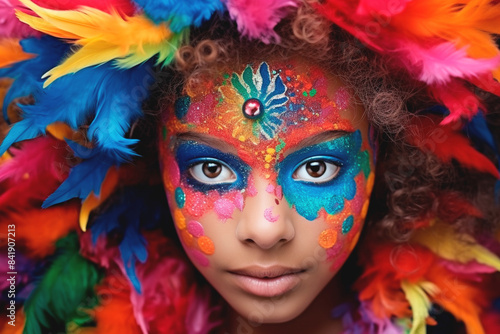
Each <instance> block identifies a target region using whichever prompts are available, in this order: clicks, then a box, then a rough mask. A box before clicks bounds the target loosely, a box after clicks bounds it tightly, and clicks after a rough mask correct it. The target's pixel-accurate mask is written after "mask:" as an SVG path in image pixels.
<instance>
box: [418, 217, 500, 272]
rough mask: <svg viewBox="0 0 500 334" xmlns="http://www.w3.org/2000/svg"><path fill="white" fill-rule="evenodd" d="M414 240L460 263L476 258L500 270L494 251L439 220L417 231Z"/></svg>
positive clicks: (443, 256) (447, 258) (499, 263)
mask: <svg viewBox="0 0 500 334" xmlns="http://www.w3.org/2000/svg"><path fill="white" fill-rule="evenodd" d="M412 240H414V241H416V242H418V243H419V244H421V245H423V246H425V247H427V248H429V249H430V250H431V251H433V252H434V253H436V254H437V255H439V256H440V257H442V258H444V259H446V260H451V261H457V262H460V263H468V262H470V261H472V260H476V261H477V262H479V263H481V264H485V265H487V266H490V267H492V268H495V269H496V270H498V271H500V259H499V258H498V257H497V256H496V255H495V254H494V253H492V252H490V251H489V250H488V249H486V248H484V247H483V246H481V245H479V244H478V243H477V242H476V241H475V240H474V238H472V237H471V236H469V235H464V234H458V233H456V232H455V231H454V230H453V228H452V227H451V226H449V225H447V224H445V223H442V222H441V223H439V222H438V223H436V224H434V225H433V226H432V227H429V228H425V229H421V230H418V231H416V232H415V234H414V236H413V237H412Z"/></svg>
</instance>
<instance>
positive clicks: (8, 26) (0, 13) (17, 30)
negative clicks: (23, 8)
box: [0, 0, 40, 38]
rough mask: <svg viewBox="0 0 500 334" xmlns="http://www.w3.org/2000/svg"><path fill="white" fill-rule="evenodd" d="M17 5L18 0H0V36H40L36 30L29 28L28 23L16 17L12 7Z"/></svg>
mask: <svg viewBox="0 0 500 334" xmlns="http://www.w3.org/2000/svg"><path fill="white" fill-rule="evenodd" d="M19 6H20V3H19V1H18V0H0V38H3V37H11V38H26V37H29V36H40V33H39V32H38V31H36V30H33V29H31V28H30V26H29V25H27V24H26V23H22V22H21V21H19V20H18V19H17V17H16V14H14V9H15V8H18V7H19Z"/></svg>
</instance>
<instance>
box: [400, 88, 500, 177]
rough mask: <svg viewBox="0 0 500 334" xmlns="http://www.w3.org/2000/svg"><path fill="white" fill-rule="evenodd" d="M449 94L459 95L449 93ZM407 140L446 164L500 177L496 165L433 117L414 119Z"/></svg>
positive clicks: (459, 134) (449, 127)
mask: <svg viewBox="0 0 500 334" xmlns="http://www.w3.org/2000/svg"><path fill="white" fill-rule="evenodd" d="M447 94H450V95H451V94H458V93H457V92H453V93H451V92H448V93H447ZM406 135H407V139H408V141H409V142H410V143H411V144H412V145H415V146H417V147H418V148H420V149H421V150H422V151H424V152H430V153H432V154H434V155H435V156H436V157H438V158H439V159H441V160H442V161H444V162H450V161H451V160H452V159H455V160H457V161H458V162H460V163H461V164H462V165H463V166H465V167H469V168H473V169H475V170H477V171H480V172H485V173H490V174H491V175H493V176H495V177H497V178H498V177H500V173H499V172H498V170H497V169H496V167H495V165H494V164H493V163H492V162H491V161H490V160H489V159H488V158H486V157H485V156H484V155H483V154H481V153H479V152H478V151H476V150H475V149H474V148H473V147H472V146H471V145H470V143H469V140H468V139H467V138H466V137H465V136H463V135H462V134H461V133H459V132H456V131H455V130H454V129H453V127H452V126H451V125H448V124H446V125H443V124H442V125H441V126H439V125H438V124H437V122H436V118H434V117H431V116H426V117H414V118H413V119H412V121H411V124H410V125H409V127H408V129H407V132H406Z"/></svg>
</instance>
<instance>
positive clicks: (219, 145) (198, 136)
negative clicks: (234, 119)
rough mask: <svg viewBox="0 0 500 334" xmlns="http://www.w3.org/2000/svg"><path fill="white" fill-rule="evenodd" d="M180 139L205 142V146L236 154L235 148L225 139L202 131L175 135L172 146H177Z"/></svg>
mask: <svg viewBox="0 0 500 334" xmlns="http://www.w3.org/2000/svg"><path fill="white" fill-rule="evenodd" d="M182 141H195V142H197V143H200V144H205V145H207V146H210V147H213V148H215V149H217V150H219V151H221V152H225V153H232V154H236V153H237V152H236V148H234V147H233V146H232V145H230V144H228V143H227V142H226V141H224V140H222V139H219V138H216V137H213V136H210V135H206V134H203V133H196V132H184V133H180V134H178V135H176V136H175V138H174V146H175V147H177V145H178V144H179V142H182Z"/></svg>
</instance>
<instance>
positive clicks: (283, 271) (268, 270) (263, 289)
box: [229, 266, 305, 298]
mask: <svg viewBox="0 0 500 334" xmlns="http://www.w3.org/2000/svg"><path fill="white" fill-rule="evenodd" d="M304 272H305V269H297V268H289V267H282V266H272V267H258V266H252V267H247V268H243V269H238V270H230V271H229V273H230V274H231V275H232V276H233V278H234V279H235V281H236V284H237V286H238V287H240V288H241V289H242V290H244V291H245V292H247V293H249V294H252V295H255V296H259V297H268V298H269V297H277V296H281V295H283V294H285V293H287V292H289V291H291V290H293V289H294V288H295V287H297V285H298V284H299V283H300V281H301V277H300V276H301V274H302V273H304Z"/></svg>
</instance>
